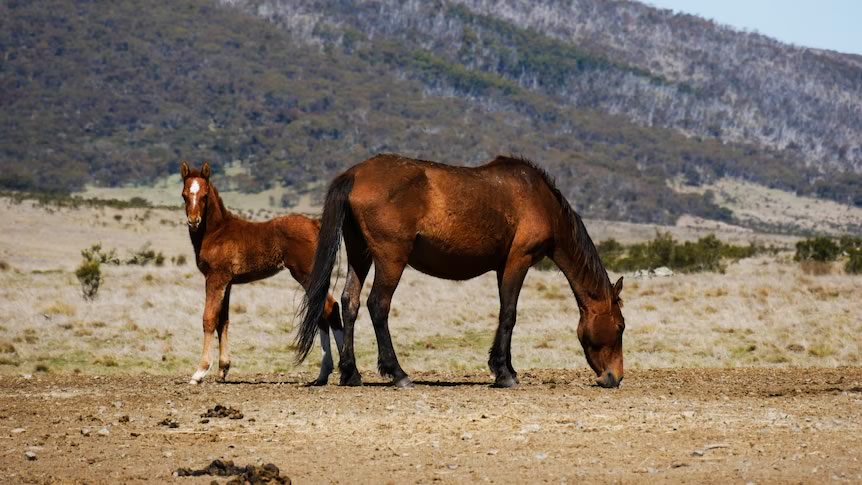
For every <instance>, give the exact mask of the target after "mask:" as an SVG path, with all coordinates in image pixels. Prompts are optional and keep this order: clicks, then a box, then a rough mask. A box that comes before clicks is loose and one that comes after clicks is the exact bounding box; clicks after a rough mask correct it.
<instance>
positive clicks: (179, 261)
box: [171, 254, 186, 266]
mask: <svg viewBox="0 0 862 485" xmlns="http://www.w3.org/2000/svg"><path fill="white" fill-rule="evenodd" d="M171 262H172V263H174V265H176V266H183V265H185V264H186V255H185V254H178V255H176V256H174V257H173V258H171Z"/></svg>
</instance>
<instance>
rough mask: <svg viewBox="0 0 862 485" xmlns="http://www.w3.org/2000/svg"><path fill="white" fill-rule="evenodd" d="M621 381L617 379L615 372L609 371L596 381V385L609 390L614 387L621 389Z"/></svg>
mask: <svg viewBox="0 0 862 485" xmlns="http://www.w3.org/2000/svg"><path fill="white" fill-rule="evenodd" d="M621 380H622V379H617V378H616V376H615V375H614V373H613V372H611V371H607V372H605V373H604V374H603V375H602V376H601V377H599V378H598V379H596V384H598V385H599V386H601V387H604V388H606V389H608V388H612V387H619V385H620V381H621Z"/></svg>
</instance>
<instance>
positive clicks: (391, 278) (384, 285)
mask: <svg viewBox="0 0 862 485" xmlns="http://www.w3.org/2000/svg"><path fill="white" fill-rule="evenodd" d="M404 266H405V265H404V264H402V263H399V262H394V261H386V262H383V261H377V262H375V264H374V271H375V273H374V285H373V286H372V287H371V294H370V295H368V302H367V305H368V313H370V314H371V321H372V322H373V323H374V333H375V334H376V336H377V370H378V371H379V372H380V374H381V375H383V376H389V377H391V378H392V383H393V384H395V386H396V387H412V386H413V383H412V382H411V381H410V378H409V377H407V374H406V373H405V372H404V370H403V369H402V368H401V365H399V364H398V357H397V356H396V355H395V348H394V347H393V345H392V337H391V336H390V334H389V307H390V305H391V303H392V295H393V294H394V293H395V289H396V288H397V287H398V282H399V281H400V280H401V273H403V272H404Z"/></svg>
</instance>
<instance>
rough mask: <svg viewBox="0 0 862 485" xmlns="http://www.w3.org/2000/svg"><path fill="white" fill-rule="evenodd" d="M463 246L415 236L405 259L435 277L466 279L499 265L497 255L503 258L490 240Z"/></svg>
mask: <svg viewBox="0 0 862 485" xmlns="http://www.w3.org/2000/svg"><path fill="white" fill-rule="evenodd" d="M464 246H465V247H460V245H458V244H454V243H452V242H450V241H447V242H438V241H434V240H431V239H427V238H424V237H422V236H419V237H417V238H416V242H415V243H414V246H413V251H412V252H411V253H410V257H409V258H408V260H407V263H408V264H409V265H410V266H412V267H414V268H416V269H417V270H419V271H421V272H423V273H425V274H428V275H431V276H434V277H437V278H445V279H448V280H467V279H470V278H475V277H476V276H479V275H481V274H484V273H487V272H488V271H492V270H496V269H497V268H499V267H500V261H501V257H502V260H503V261H505V255H501V254H500V251H499V250H498V249H497V248H495V247H493V246H494V245H493V244H486V245H482V244H480V245H478V246H477V245H464ZM483 246H485V247H483Z"/></svg>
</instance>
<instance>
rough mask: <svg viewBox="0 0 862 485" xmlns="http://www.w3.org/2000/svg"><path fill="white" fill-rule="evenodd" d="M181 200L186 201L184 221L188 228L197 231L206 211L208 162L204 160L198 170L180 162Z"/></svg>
mask: <svg viewBox="0 0 862 485" xmlns="http://www.w3.org/2000/svg"><path fill="white" fill-rule="evenodd" d="M180 173H181V174H182V176H183V200H184V201H185V203H186V222H187V223H188V225H189V229H191V230H192V231H197V230H198V227H199V226H200V224H201V221H202V220H203V216H204V214H205V213H206V204H207V196H208V195H209V192H210V173H211V171H210V164H209V162H204V164H203V166H202V167H201V168H200V170H197V169H192V168H189V164H188V163H186V162H183V163H182V166H181V167H180Z"/></svg>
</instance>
